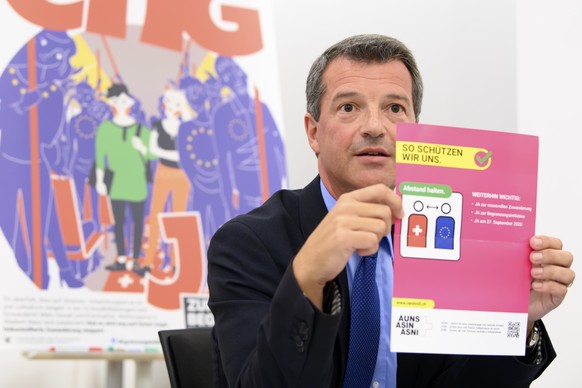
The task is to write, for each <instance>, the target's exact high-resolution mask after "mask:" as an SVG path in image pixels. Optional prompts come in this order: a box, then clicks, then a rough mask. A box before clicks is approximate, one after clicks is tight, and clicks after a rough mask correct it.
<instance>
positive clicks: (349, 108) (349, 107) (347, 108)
mask: <svg viewBox="0 0 582 388" xmlns="http://www.w3.org/2000/svg"><path fill="white" fill-rule="evenodd" d="M342 110H343V111H344V112H348V113H349V112H352V111H353V110H354V106H353V105H352V104H344V105H342Z"/></svg>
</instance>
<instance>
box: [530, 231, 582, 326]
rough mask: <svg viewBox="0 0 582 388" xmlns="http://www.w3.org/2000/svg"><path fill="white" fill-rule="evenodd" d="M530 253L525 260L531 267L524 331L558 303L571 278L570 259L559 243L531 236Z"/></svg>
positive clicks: (543, 237)
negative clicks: (525, 327)
mask: <svg viewBox="0 0 582 388" xmlns="http://www.w3.org/2000/svg"><path fill="white" fill-rule="evenodd" d="M529 244H530V246H531V247H532V249H533V252H532V253H531V254H530V256H529V258H530V261H531V262H532V268H531V278H532V283H531V291H530V297H529V309H528V332H529V331H530V330H531V328H532V327H533V324H534V322H535V321H537V320H538V319H541V318H542V317H544V316H545V315H546V314H547V313H549V312H550V311H552V310H553V309H555V308H556V307H558V306H559V305H560V303H562V301H563V300H564V298H565V297H566V293H567V292H568V286H569V285H571V284H572V282H573V281H574V278H575V276H576V275H575V274H574V271H572V269H571V268H570V267H571V266H572V261H573V260H574V257H573V256H572V253H570V252H568V251H564V250H562V241H560V240H559V239H557V238H554V237H547V236H534V237H532V238H531V239H530V242H529Z"/></svg>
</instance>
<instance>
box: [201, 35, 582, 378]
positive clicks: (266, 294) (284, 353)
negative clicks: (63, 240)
mask: <svg viewBox="0 0 582 388" xmlns="http://www.w3.org/2000/svg"><path fill="white" fill-rule="evenodd" d="M421 101H422V81H421V78H420V74H419V72H418V69H417V67H416V63H415V60H414V58H413V56H412V54H411V53H410V51H409V50H408V49H407V48H406V47H405V46H404V45H403V44H402V43H401V42H399V41H397V40H395V39H392V38H389V37H385V36H379V35H362V36H354V37H351V38H347V39H345V40H343V41H341V42H339V43H337V44H336V45H334V46H332V47H330V48H329V49H328V50H326V52H324V53H323V54H322V56H321V57H319V58H318V59H317V60H316V61H315V62H314V64H313V66H312V68H311V71H310V73H309V76H308V79H307V111H308V113H307V114H306V115H305V129H306V134H307V137H308V139H309V144H310V146H311V148H312V150H313V151H314V152H315V154H316V156H317V162H318V170H319V176H318V177H317V178H316V179H314V180H313V181H312V182H311V183H310V184H309V185H308V186H306V187H305V188H304V189H303V190H294V191H291V190H283V191H279V192H277V193H276V194H274V195H273V196H272V197H271V198H270V199H269V200H268V201H267V202H266V203H265V204H264V205H262V206H261V207H259V208H257V209H255V210H253V211H251V212H250V213H248V214H246V215H241V216H238V217H236V218H235V219H233V220H231V221H230V222H228V223H226V224H225V225H224V226H223V227H222V228H220V230H219V231H218V232H217V233H216V234H215V235H214V237H213V238H212V240H211V243H210V247H209V251H208V284H209V289H210V300H209V306H210V309H211V310H212V312H213V314H214V317H215V327H214V331H213V341H214V356H215V357H214V359H215V370H214V379H215V384H216V386H220V387H226V386H231V387H302V388H303V387H341V386H342V385H343V386H344V387H347V386H357V387H370V386H372V387H394V386H396V385H397V386H398V387H480V386H482V387H526V386H529V384H530V382H531V381H533V380H534V379H535V378H536V377H537V376H539V375H540V374H541V373H542V372H543V370H544V369H545V368H546V367H547V366H548V365H549V363H550V362H551V360H552V359H553V358H554V357H555V352H554V350H553V348H552V345H551V343H550V341H549V338H548V336H547V334H546V332H545V330H544V327H543V324H542V323H541V321H540V319H541V318H542V317H543V316H544V315H545V314H547V313H548V312H549V311H551V310H552V309H554V308H555V307H557V306H558V305H559V304H560V303H561V301H562V300H563V298H564V297H565V295H566V293H567V287H568V285H569V284H571V282H572V281H573V279H574V272H573V271H572V270H571V269H570V266H571V264H572V254H571V253H569V252H567V251H563V250H562V249H561V248H562V243H561V241H560V240H558V239H556V238H551V237H546V236H535V237H532V239H531V241H530V245H531V247H532V253H531V255H530V259H531V261H532V264H533V265H532V273H531V276H532V291H531V297H530V306H529V311H528V333H529V336H528V340H527V344H526V345H527V349H526V355H525V356H524V357H507V356H498V357H493V356H459V355H429V354H398V355H396V354H393V353H390V351H389V338H388V337H386V335H385V334H384V333H385V332H386V327H387V325H389V324H390V323H389V322H386V319H381V320H380V328H381V330H380V333H381V334H380V335H379V338H378V339H377V340H375V341H376V342H377V343H378V346H377V356H375V360H376V362H375V364H374V365H375V367H374V366H373V367H372V371H371V372H372V373H371V374H370V376H368V377H366V379H365V381H363V380H361V379H360V380H356V382H355V383H349V382H348V383H346V375H347V374H349V373H351V372H349V370H350V363H351V362H352V361H353V359H354V356H353V354H351V353H349V350H350V346H353V344H350V341H351V340H350V326H351V325H352V324H351V323H350V319H351V317H350V316H351V312H352V305H353V304H354V301H355V300H354V299H353V298H354V295H353V293H354V292H355V291H353V284H354V272H355V271H356V270H355V268H356V265H357V264H358V263H359V262H362V261H363V258H364V257H367V256H369V255H372V254H375V253H376V252H377V263H378V264H377V265H376V267H375V271H376V272H375V273H376V274H377V275H376V276H377V277H378V279H386V281H381V282H378V283H377V284H378V285H377V287H378V293H379V294H380V295H385V291H386V290H387V289H388V288H391V287H392V278H391V266H392V260H391V259H392V254H391V233H390V231H391V228H392V220H393V218H399V217H402V202H401V199H400V197H398V196H397V195H396V194H395V193H394V192H393V191H392V189H393V187H394V175H395V157H394V156H395V154H394V142H395V128H396V123H398V122H416V121H418V116H419V114H420V107H421ZM542 267H543V270H542V271H540V269H541V268H542ZM350 294H352V295H350ZM357 302H358V301H356V303H357ZM379 309H380V314H381V315H380V316H381V317H386V315H385V314H386V313H387V312H389V309H390V301H389V300H387V298H380V301H379ZM375 350H376V349H375ZM349 354H350V355H349ZM375 354H376V353H375ZM355 358H357V356H356V357H355ZM346 371H348V372H346Z"/></svg>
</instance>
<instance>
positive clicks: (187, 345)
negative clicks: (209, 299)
mask: <svg viewBox="0 0 582 388" xmlns="http://www.w3.org/2000/svg"><path fill="white" fill-rule="evenodd" d="M211 331H212V328H210V327H201V328H189V329H175V330H161V331H159V332H158V336H159V338H160V342H161V344H162V350H163V352H164V360H165V361H166V368H167V369H168V375H169V377H170V384H171V386H172V388H211V387H212V341H211Z"/></svg>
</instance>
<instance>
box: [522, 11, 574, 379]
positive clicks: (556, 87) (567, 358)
mask: <svg viewBox="0 0 582 388" xmlns="http://www.w3.org/2000/svg"><path fill="white" fill-rule="evenodd" d="M517 16H518V18H517V47H518V55H517V65H518V67H517V68H518V78H517V79H518V89H517V90H518V97H519V99H518V101H519V103H518V129H519V132H523V133H531V134H534V135H538V136H539V137H540V172H539V181H538V189H539V190H538V192H539V196H538V217H537V225H538V227H537V233H543V234H551V235H555V236H559V237H560V238H561V239H562V241H563V243H564V246H565V248H566V249H568V250H569V251H571V252H573V253H574V255H575V256H577V257H576V259H577V260H578V261H580V260H582V239H581V238H580V232H581V228H580V221H579V220H580V219H582V207H581V206H580V197H581V196H580V193H581V192H582V174H580V166H581V163H580V144H581V142H580V140H581V139H582V136H581V135H582V124H581V123H582V121H581V120H580V107H581V106H582V99H581V98H580V92H581V89H582V44H581V37H582V24H581V23H580V21H581V20H582V3H581V2H579V1H577V0H557V1H552V2H548V1H542V0H518V1H517ZM574 268H575V269H578V272H580V268H581V267H580V265H579V263H576V262H575V263H574ZM579 275H580V274H579ZM568 294H569V295H568V297H567V298H566V300H565V301H564V303H563V304H562V306H561V307H560V308H559V309H557V310H556V311H554V312H553V313H552V314H550V315H549V316H548V317H547V319H545V320H544V321H545V323H546V326H547V327H548V329H549V331H550V335H551V338H552V341H553V343H554V346H555V347H556V351H557V353H558V358H557V359H556V360H555V361H554V363H553V364H552V365H551V366H550V367H549V368H548V370H547V371H546V372H545V373H544V374H543V375H542V376H541V377H540V378H539V379H538V381H536V383H535V385H533V386H535V387H537V388H539V387H547V388H551V387H564V388H574V387H580V386H582V383H581V378H582V369H581V368H580V362H579V360H580V349H581V347H582V339H581V338H580V335H579V333H580V321H581V319H582V313H581V309H580V302H581V301H582V283H581V282H580V280H578V281H577V284H576V285H574V286H573V287H572V288H571V289H570V291H569V293H568Z"/></svg>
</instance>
